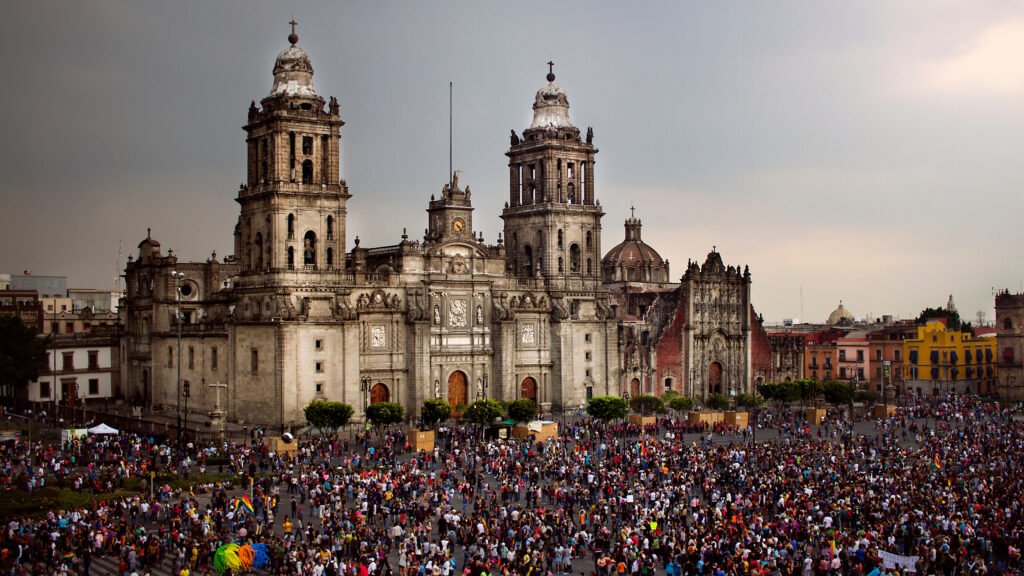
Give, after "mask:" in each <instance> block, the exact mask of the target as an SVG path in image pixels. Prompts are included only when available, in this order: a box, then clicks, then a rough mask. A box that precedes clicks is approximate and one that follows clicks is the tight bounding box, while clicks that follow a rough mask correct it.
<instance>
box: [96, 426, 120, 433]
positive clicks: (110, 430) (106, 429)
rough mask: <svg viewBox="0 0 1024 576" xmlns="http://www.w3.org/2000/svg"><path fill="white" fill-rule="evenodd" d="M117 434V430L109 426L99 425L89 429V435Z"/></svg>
mask: <svg viewBox="0 0 1024 576" xmlns="http://www.w3.org/2000/svg"><path fill="white" fill-rule="evenodd" d="M118 433H119V431H118V430H117V428H111V427H110V426H107V425H106V424H99V425H97V426H93V427H92V428H89V434H118Z"/></svg>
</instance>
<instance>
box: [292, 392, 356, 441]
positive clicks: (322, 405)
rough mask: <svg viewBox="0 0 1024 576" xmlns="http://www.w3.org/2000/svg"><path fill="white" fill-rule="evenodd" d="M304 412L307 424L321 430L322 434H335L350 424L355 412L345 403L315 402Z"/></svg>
mask: <svg viewBox="0 0 1024 576" xmlns="http://www.w3.org/2000/svg"><path fill="white" fill-rule="evenodd" d="M303 412H304V413H305V415H306V422H309V425H310V426H312V427H313V428H316V429H318V430H320V433H321V434H322V433H325V432H328V431H330V432H331V433H334V432H335V431H337V430H338V428H341V427H342V426H344V425H345V424H348V421H349V419H351V418H352V413H353V412H355V410H353V409H352V407H351V406H349V405H348V404H345V403H343V402H327V401H324V400H313V401H312V402H310V403H309V405H308V406H306V407H305V408H304V409H303Z"/></svg>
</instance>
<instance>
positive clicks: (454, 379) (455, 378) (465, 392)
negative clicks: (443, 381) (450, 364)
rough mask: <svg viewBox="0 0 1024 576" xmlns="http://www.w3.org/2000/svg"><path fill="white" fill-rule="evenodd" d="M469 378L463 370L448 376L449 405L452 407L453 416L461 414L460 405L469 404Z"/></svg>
mask: <svg viewBox="0 0 1024 576" xmlns="http://www.w3.org/2000/svg"><path fill="white" fill-rule="evenodd" d="M468 384H469V378H468V377H467V376H466V373H465V372H463V371H462V370H456V371H454V372H452V373H451V374H449V375H448V404H449V405H450V406H451V407H452V414H453V415H456V416H457V415H458V414H459V405H460V404H461V405H463V406H464V405H465V404H467V403H468V402H469V387H468Z"/></svg>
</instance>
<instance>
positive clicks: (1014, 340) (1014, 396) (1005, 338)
mask: <svg viewBox="0 0 1024 576" xmlns="http://www.w3.org/2000/svg"><path fill="white" fill-rule="evenodd" d="M996 330H997V332H996V340H997V345H996V350H997V352H998V354H999V366H998V369H999V381H998V382H997V383H996V390H994V392H995V393H996V394H997V395H998V396H999V398H1001V399H1007V400H1011V401H1013V402H1019V401H1021V400H1024V294H1011V293H1010V291H1009V290H1003V291H1001V292H999V293H998V294H996Z"/></svg>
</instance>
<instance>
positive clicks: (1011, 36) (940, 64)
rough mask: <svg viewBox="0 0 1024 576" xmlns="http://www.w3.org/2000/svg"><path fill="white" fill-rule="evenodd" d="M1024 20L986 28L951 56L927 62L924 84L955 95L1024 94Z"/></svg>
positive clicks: (923, 70) (923, 69) (924, 70)
mask: <svg viewBox="0 0 1024 576" xmlns="http://www.w3.org/2000/svg"><path fill="white" fill-rule="evenodd" d="M1022 61H1024V19H1021V20H1014V21H1010V22H1001V23H998V24H995V25H993V26H990V27H989V28H987V29H985V30H984V31H983V32H982V33H981V34H979V35H977V36H976V37H975V38H973V39H972V40H971V41H970V42H968V43H966V44H964V45H962V46H961V49H960V50H959V51H957V53H956V54H954V55H952V56H951V57H948V58H945V59H942V60H940V61H937V62H929V63H926V64H925V65H924V66H923V68H922V76H923V80H924V84H925V86H926V87H928V88H929V89H931V90H934V91H937V92H940V93H946V94H954V95H968V96H969V95H983V96H1005V95H1010V94H1018V93H1020V92H1022V91H1024V67H1022V66H1021V64H1020V63H1021V62H1022Z"/></svg>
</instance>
